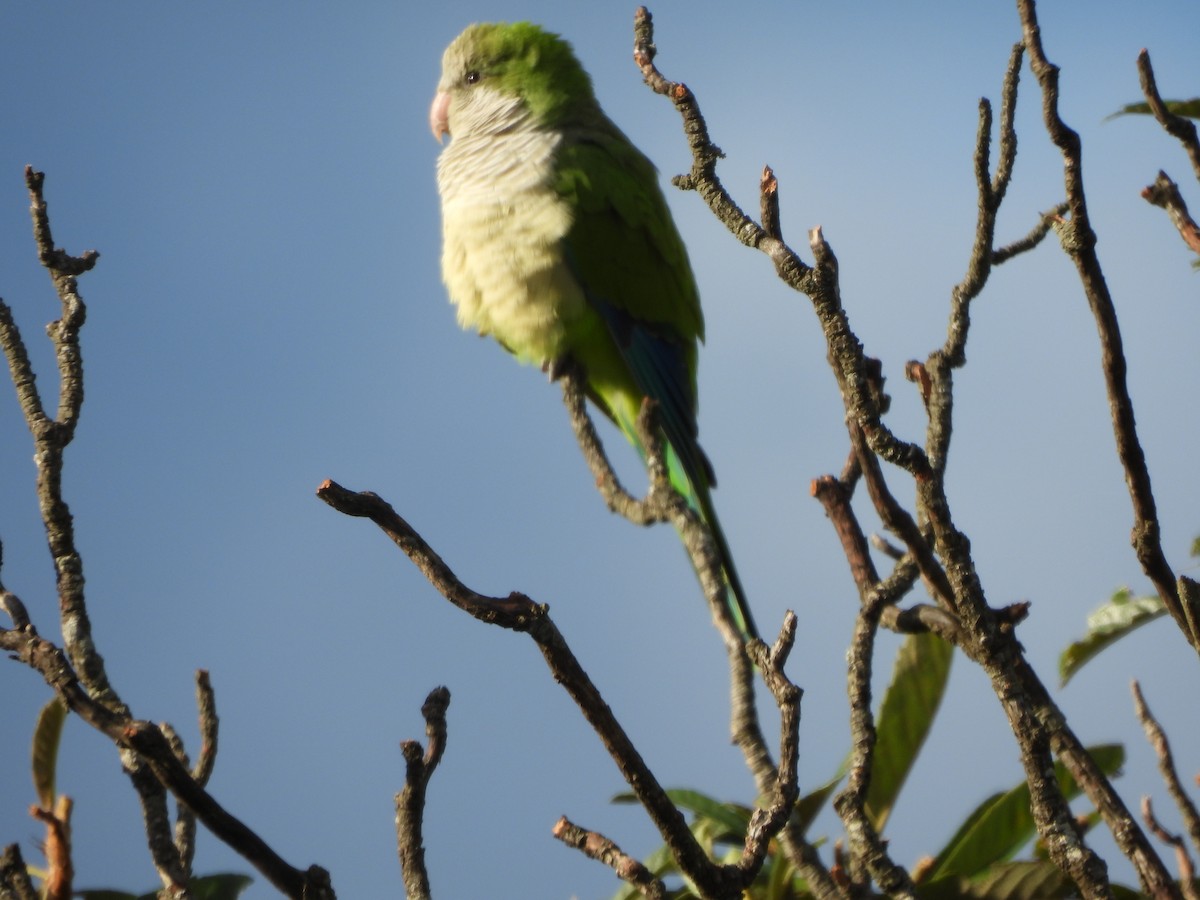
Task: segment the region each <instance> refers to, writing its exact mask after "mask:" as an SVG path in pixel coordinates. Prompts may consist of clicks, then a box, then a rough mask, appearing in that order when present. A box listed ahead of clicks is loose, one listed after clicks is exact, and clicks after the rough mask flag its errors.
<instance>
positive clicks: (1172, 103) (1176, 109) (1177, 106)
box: [1105, 97, 1200, 122]
mask: <svg viewBox="0 0 1200 900" xmlns="http://www.w3.org/2000/svg"><path fill="white" fill-rule="evenodd" d="M1163 104H1164V105H1165V106H1166V107H1167V112H1171V113H1174V114H1175V115H1177V116H1183V117H1184V118H1187V119H1200V97H1193V98H1192V99H1191V100H1164V101H1163ZM1131 115H1138V116H1149V115H1153V113H1151V112H1150V104H1149V103H1128V104H1126V105H1125V106H1122V107H1121V108H1120V109H1118V110H1117V111H1116V112H1115V113H1113V114H1112V115H1110V116H1107V117H1106V118H1105V121H1106V122H1107V121H1108V120H1109V119H1115V118H1117V117H1118V116H1131Z"/></svg>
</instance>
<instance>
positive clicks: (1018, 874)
mask: <svg viewBox="0 0 1200 900" xmlns="http://www.w3.org/2000/svg"><path fill="white" fill-rule="evenodd" d="M952 658H953V648H952V647H951V646H950V645H949V644H948V643H947V642H945V641H943V640H941V639H940V638H938V637H936V636H934V635H930V634H923V635H910V636H909V637H907V638H906V639H905V640H904V642H903V644H902V645H901V646H900V649H899V650H898V651H897V653H896V659H895V664H894V666H893V670H892V678H891V681H890V682H889V684H888V687H887V689H886V691H885V692H884V696H883V700H882V701H881V702H880V704H879V711H878V713H877V715H876V735H877V740H876V745H875V757H874V769H873V770H872V772H871V787H870V790H869V792H868V801H867V809H868V813H869V814H870V815H871V818H872V820H873V822H874V823H875V824H876V827H877V828H879V829H880V830H882V828H883V825H884V824H885V823H886V821H887V819H888V816H889V815H890V813H891V811H892V809H894V808H895V805H896V803H897V801H898V799H899V796H900V791H901V789H902V788H903V786H904V782H905V779H906V778H907V776H908V773H909V772H910V771H911V769H912V767H913V765H914V763H915V762H916V759H917V756H918V754H919V753H920V750H921V747H922V745H923V744H924V742H925V738H926V737H927V736H928V734H929V732H930V730H931V729H932V727H933V721H934V718H935V716H936V715H937V710H938V707H939V705H940V703H941V699H942V695H943V694H944V692H945V689H946V684H947V681H948V678H949V674H950V662H951V659H952ZM1088 752H1089V753H1091V755H1092V757H1093V759H1095V761H1096V763H1097V764H1098V765H1099V767H1100V768H1101V769H1102V770H1103V771H1104V772H1105V774H1107V775H1109V776H1114V775H1117V774H1119V772H1120V769H1121V766H1122V765H1123V764H1124V762H1125V750H1124V748H1123V747H1122V746H1121V745H1119V744H1106V745H1101V746H1096V747H1091V748H1089V751H1088ZM845 772H846V764H845V763H844V764H843V765H842V766H841V767H840V769H839V771H838V772H837V773H836V774H835V775H834V777H833V778H831V779H830V780H829V781H828V782H826V783H825V784H824V785H822V786H821V787H819V788H816V789H815V790H813V791H811V792H810V793H808V794H807V795H805V796H804V797H802V798H801V799H800V800H799V801H798V802H797V804H796V807H795V809H794V810H793V812H792V824H793V825H798V826H799V827H800V829H801V830H802V831H807V830H808V828H809V827H810V826H811V825H812V823H813V821H814V819H815V818H816V817H817V815H818V813H819V812H820V811H821V810H823V809H825V808H827V807H828V806H829V801H830V798H831V797H832V795H833V792H834V790H835V789H836V788H837V785H838V784H839V783H840V782H841V780H842V778H843V776H844V775H845ZM1055 776H1056V778H1057V779H1058V783H1059V785H1060V786H1061V788H1062V790H1063V793H1064V794H1065V795H1066V796H1067V797H1068V798H1069V799H1073V798H1075V797H1078V796H1079V795H1080V793H1081V789H1080V787H1079V785H1077V784H1076V783H1075V781H1074V779H1073V778H1072V777H1071V775H1070V774H1069V773H1068V772H1067V770H1066V769H1065V767H1063V766H1062V765H1061V764H1056V765H1055ZM668 793H669V794H670V797H671V799H672V801H673V802H674V803H675V804H676V805H677V806H678V807H679V808H680V809H682V810H685V811H686V812H689V813H691V814H692V822H691V829H692V833H693V834H694V835H696V838H697V840H698V841H699V842H700V844H701V845H702V846H703V847H704V848H705V850H706V851H708V852H709V853H710V854H711V855H712V856H713V858H714V859H723V860H725V861H727V862H732V861H734V860H735V859H736V857H737V854H738V853H740V851H741V847H742V845H743V843H744V840H745V836H746V829H747V828H748V827H749V824H750V818H751V816H752V814H753V810H752V809H750V808H749V807H747V806H744V805H741V804H737V803H722V802H720V801H719V800H716V799H714V798H712V797H709V796H707V795H705V794H702V793H700V792H698V791H693V790H682V789H677V790H672V791H669V792H668ZM614 802H619V803H627V802H636V800H635V798H634V796H633V795H632V794H628V793H626V794H621V795H619V796H617V797H615V798H614ZM1096 821H1098V817H1097V815H1096V814H1092V815H1090V816H1085V817H1082V819H1081V820H1080V823H1079V824H1080V827H1081V828H1084V829H1085V830H1086V829H1087V828H1089V827H1091V825H1092V824H1094V823H1095V822H1096ZM1036 834H1037V829H1036V826H1035V824H1034V821H1033V815H1032V812H1031V810H1030V798H1029V786H1028V784H1026V782H1025V781H1024V780H1022V781H1020V782H1019V783H1018V784H1016V785H1015V786H1014V787H1012V788H1010V789H1009V790H1007V791H1001V792H999V793H996V794H993V795H992V796H991V797H988V798H987V799H986V800H985V801H984V802H983V803H981V804H979V805H978V806H977V807H976V808H975V809H973V810H972V811H971V812H970V813H968V814H967V816H966V818H965V819H964V820H963V822H962V824H961V825H960V826H959V827H958V829H957V830H956V831H955V832H954V835H953V836H952V837H951V838H950V840H949V841H948V842H947V843H946V845H945V846H944V847H943V848H942V850H941V851H940V852H939V853H938V854H937V855H936V856H935V857H934V858H932V859H927V860H925V861H924V862H923V863H921V864H918V865H917V866H915V867H914V868H913V875H914V881H915V883H916V885H917V888H918V896H920V897H922V898H931V900H949V898H957V897H966V898H978V900H1054V898H1060V897H1062V898H1066V897H1071V896H1074V895H1075V893H1076V890H1077V889H1076V886H1075V885H1074V884H1073V883H1072V882H1071V880H1070V879H1069V878H1067V877H1066V876H1064V875H1063V874H1062V872H1061V871H1060V870H1059V869H1058V868H1057V867H1056V866H1055V865H1054V864H1053V863H1052V862H1050V861H1049V860H1048V859H1047V858H1045V855H1044V854H1039V853H1035V854H1034V858H1032V859H1027V860H1016V859H1015V857H1016V855H1017V854H1018V853H1019V852H1020V851H1021V849H1022V848H1023V847H1026V846H1027V845H1029V844H1030V842H1031V841H1033V840H1034V838H1035V836H1036ZM644 864H645V866H646V867H647V868H648V869H649V870H650V871H651V872H653V873H654V874H655V875H656V876H657V877H659V878H661V879H664V880H668V879H671V878H676V879H679V881H678V883H677V884H676V885H675V886H674V887H672V889H671V890H670V892H669V893H668V896H669V897H670V898H672V900H687V898H694V897H695V896H696V894H695V893H694V892H693V891H691V890H690V889H689V886H688V885H687V884H686V883H685V882H683V881H682V880H681V879H680V873H679V870H678V868H677V867H676V866H675V863H674V860H673V859H672V857H671V855H670V853H669V852H668V851H667V849H666V847H661V848H659V849H658V850H656V851H655V852H654V853H652V854H651V855H650V856H649V857H647V858H646V859H645V860H644ZM668 883H670V882H669V881H668ZM1114 892H1115V893H1116V895H1117V896H1135V894H1134V893H1133V892H1131V891H1127V889H1125V888H1119V889H1118V887H1117V886H1114ZM637 896H638V894H637V892H636V891H635V890H634V889H633V888H632V887H630V886H629V885H625V886H623V887H622V888H621V890H619V891H618V892H617V893H616V894H615V896H614V898H613V900H632V898H635V897H637ZM812 896H813V894H812V892H811V891H810V890H809V889H808V885H807V884H806V883H805V881H804V879H803V878H802V877H801V876H800V874H799V873H798V872H797V871H796V869H795V868H794V867H793V866H792V864H791V863H790V862H789V860H788V859H787V857H786V856H785V854H783V853H782V852H780V850H779V847H778V846H777V845H775V844H772V846H771V848H770V850H769V852H768V856H767V860H766V862H765V863H764V865H763V868H762V871H761V872H759V875H758V878H757V879H756V880H755V882H754V884H753V885H751V887H750V888H749V889H748V890H747V892H746V897H747V898H751V900H806V898H809V897H812Z"/></svg>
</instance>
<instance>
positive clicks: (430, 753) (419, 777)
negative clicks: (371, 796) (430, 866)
mask: <svg viewBox="0 0 1200 900" xmlns="http://www.w3.org/2000/svg"><path fill="white" fill-rule="evenodd" d="M449 706H450V691H449V689H447V688H445V687H436V688H434V689H433V690H432V691H430V692H429V696H428V697H426V698H425V703H424V704H422V706H421V715H422V716H424V717H425V737H426V739H427V740H428V742H429V743H428V745H427V747H426V749H425V750H424V751H422V749H421V744H420V743H419V742H418V741H404V742H403V743H401V745H400V750H401V752H402V753H403V754H404V762H405V768H406V773H405V776H404V787H403V788H402V789H401V790H400V791H399V792H398V793H397V794H396V843H397V847H398V849H399V854H400V871H401V873H402V874H403V876H404V891H405V896H406V897H408V898H409V900H428V898H429V896H430V894H429V872H428V870H427V869H426V868H425V845H424V842H423V837H422V831H423V825H422V823H423V820H424V815H425V790H426V788H427V787H428V786H429V779H430V778H432V777H433V773H434V771H435V770H436V769H437V766H438V763H439V762H441V760H442V754H443V753H444V752H445V750H446V710H447V708H448V707H449Z"/></svg>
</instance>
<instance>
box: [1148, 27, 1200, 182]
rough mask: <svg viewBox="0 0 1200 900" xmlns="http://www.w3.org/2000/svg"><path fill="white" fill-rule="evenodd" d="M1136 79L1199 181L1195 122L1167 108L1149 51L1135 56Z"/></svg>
mask: <svg viewBox="0 0 1200 900" xmlns="http://www.w3.org/2000/svg"><path fill="white" fill-rule="evenodd" d="M1137 68H1138V80H1139V81H1140V82H1141V85H1142V93H1143V94H1145V95H1146V102H1147V103H1148V104H1149V105H1150V112H1152V113H1154V118H1155V119H1157V120H1158V124H1160V125H1161V126H1162V127H1163V128H1164V129H1165V130H1166V132H1167V134H1169V135H1171V137H1173V138H1176V139H1177V140H1178V141H1179V142H1180V143H1181V144H1183V149H1184V150H1185V151H1187V155H1188V159H1190V160H1191V162H1192V172H1193V173H1194V174H1195V176H1196V180H1197V181H1200V137H1197V134H1196V123H1195V122H1193V121H1192V120H1191V119H1189V118H1187V117H1186V116H1178V115H1175V113H1173V112H1171V111H1170V110H1169V109H1167V105H1166V104H1165V103H1163V99H1162V95H1161V94H1159V92H1158V82H1157V81H1155V79H1154V67H1153V66H1152V65H1151V64H1150V52H1149V51H1148V50H1142V52H1141V53H1139V54H1138V58H1137Z"/></svg>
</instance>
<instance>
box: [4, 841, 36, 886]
mask: <svg viewBox="0 0 1200 900" xmlns="http://www.w3.org/2000/svg"><path fill="white" fill-rule="evenodd" d="M10 892H11V894H12V898H13V900H40V898H39V896H38V892H37V891H36V890H35V889H34V887H33V881H32V880H31V879H30V878H29V870H28V869H26V868H25V860H24V859H22V858H21V848H20V846H19V845H17V844H9V845H8V846H7V847H5V848H4V850H3V851H0V895H2V896H4V897H5V900H8V895H9V893H10Z"/></svg>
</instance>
